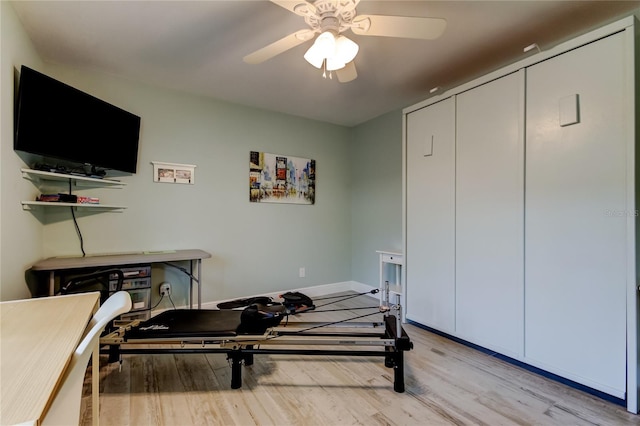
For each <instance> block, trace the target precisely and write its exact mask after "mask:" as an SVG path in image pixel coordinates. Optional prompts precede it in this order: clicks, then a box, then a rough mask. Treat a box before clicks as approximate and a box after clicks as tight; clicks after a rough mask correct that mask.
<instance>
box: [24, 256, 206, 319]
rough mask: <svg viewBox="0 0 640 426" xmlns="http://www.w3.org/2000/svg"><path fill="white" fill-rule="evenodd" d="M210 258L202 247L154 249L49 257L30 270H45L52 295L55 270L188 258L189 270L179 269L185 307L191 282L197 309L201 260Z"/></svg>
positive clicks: (191, 297)
mask: <svg viewBox="0 0 640 426" xmlns="http://www.w3.org/2000/svg"><path fill="white" fill-rule="evenodd" d="M210 257H211V254H210V253H207V252H206V251H203V250H167V251H154V252H137V253H124V254H104V255H96V256H85V257H50V258H48V259H44V260H41V261H39V262H37V263H36V264H35V265H33V266H32V267H31V269H32V270H33V271H49V295H53V294H54V291H55V289H54V285H55V281H54V280H55V273H56V271H62V270H69V269H81V268H100V267H114V266H119V265H136V264H145V263H167V262H179V261H184V260H188V261H189V262H190V272H186V271H183V272H185V273H187V275H189V278H190V285H189V306H190V307H191V306H193V282H194V281H195V282H196V283H197V284H198V309H200V308H201V307H202V306H201V305H202V299H201V298H202V292H201V290H202V287H201V279H200V277H201V273H202V259H208V258H210ZM194 262H196V266H197V268H196V269H197V275H196V274H195V271H194Z"/></svg>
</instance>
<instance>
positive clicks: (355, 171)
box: [0, 2, 401, 307]
mask: <svg viewBox="0 0 640 426" xmlns="http://www.w3.org/2000/svg"><path fill="white" fill-rule="evenodd" d="M1 31H2V34H1V36H2V87H1V90H0V93H2V102H3V104H2V105H3V110H2V141H1V146H2V150H1V154H2V157H1V158H0V178H1V182H2V186H1V193H0V202H1V203H2V204H1V206H2V208H1V216H0V224H1V226H0V235H1V239H2V251H1V252H0V264H1V266H2V282H1V284H0V285H1V287H0V299H1V300H9V299H15V298H21V297H28V296H29V291H28V289H27V286H26V284H25V281H24V274H25V271H26V270H27V269H28V268H29V267H30V265H31V264H32V263H34V262H35V261H37V260H39V259H42V258H45V257H51V256H68V255H71V256H74V255H75V256H78V255H81V250H80V240H79V237H78V235H77V233H76V230H75V227H74V224H73V221H72V218H71V213H70V211H69V210H68V209H52V208H48V209H40V210H37V211H34V212H28V211H23V210H22V208H21V205H20V201H21V200H31V199H34V198H35V196H36V195H37V194H38V193H39V192H40V188H38V187H37V186H36V185H34V184H32V183H31V182H29V181H27V180H26V179H23V178H22V176H21V173H20V168H22V167H28V166H29V165H30V164H31V162H33V160H34V159H33V158H30V157H28V156H25V155H23V154H17V153H16V152H14V151H13V147H12V144H13V135H12V122H13V108H12V104H13V96H14V94H13V88H14V85H15V79H14V75H15V74H16V73H17V70H19V68H20V65H22V64H26V65H28V66H30V67H32V68H35V69H36V70H39V71H41V72H44V73H46V74H48V75H51V76H52V77H54V78H56V79H58V80H61V81H63V82H65V83H67V84H70V85H72V86H74V87H77V88H79V89H81V90H84V91H86V92H88V93H90V94H92V95H94V96H97V97H99V98H101V99H104V100H106V101H108V102H110V103H113V104H115V105H117V106H120V107H121V108H124V109H126V110H129V111H131V112H133V113H135V114H137V115H139V116H141V117H142V128H141V138H140V151H139V159H138V172H137V173H136V174H135V175H123V176H117V178H118V179H121V180H122V181H123V182H124V183H125V184H126V186H125V187H124V188H122V189H85V190H82V192H77V193H78V194H80V193H82V194H84V195H94V196H98V197H100V199H101V201H102V202H103V203H107V204H116V205H124V206H127V209H125V210H123V211H122V212H115V213H113V212H107V213H99V214H88V213H86V212H85V213H83V212H82V211H78V213H77V214H76V216H77V218H78V226H79V228H80V230H81V233H82V237H83V241H84V250H85V252H86V253H87V254H88V255H90V254H100V253H109V252H131V251H144V250H167V249H188V248H199V249H203V250H206V251H208V252H210V253H212V255H213V257H212V258H211V259H206V260H205V261H204V262H203V268H202V271H203V301H205V302H206V301H211V300H219V299H225V298H230V297H236V296H242V295H254V294H260V293H265V292H274V291H279V290H287V289H294V288H303V287H310V286H317V285H324V284H335V283H348V282H351V281H359V282H363V283H365V284H370V285H377V270H378V269H377V255H376V253H375V250H377V249H399V248H400V242H401V199H400V197H401V184H400V182H401V159H400V157H401V127H400V126H401V112H400V111H397V112H394V113H391V114H387V115H385V116H382V117H379V118H377V119H375V120H372V121H370V122H368V123H365V124H363V125H361V126H358V127H355V128H346V127H342V126H337V125H333V124H328V123H323V122H318V121H313V120H307V119H302V118H299V117H294V116H289V115H284V114H280V113H274V112H269V111H264V110H258V109H253V108H248V107H244V106H240V105H236V104H231V103H227V102H222V101H217V100H213V99H209V98H204V97H198V96H193V95H187V94H183V93H180V92H177V91H171V90H167V89H162V88H158V87H154V86H150V85H147V84H144V83H140V82H134V81H130V80H126V79H122V78H118V77H115V76H112V75H107V74H103V73H100V72H97V71H95V70H80V69H73V68H68V67H64V66H59V65H54V64H44V63H42V61H41V60H40V59H39V57H38V55H37V54H36V53H35V51H34V49H33V46H32V45H31V43H30V41H29V40H28V38H27V37H26V35H25V34H24V31H23V29H22V27H21V25H20V23H19V21H18V19H17V17H16V15H15V13H14V12H13V10H12V9H11V7H10V5H9V4H7V3H6V2H2V28H1ZM252 150H257V151H265V152H272V153H277V154H284V155H291V156H296V157H304V158H312V159H315V160H316V164H317V197H316V204H315V205H313V206H306V205H291V204H256V203H250V202H249V200H248V198H249V197H248V157H249V151H252ZM152 161H162V162H170V163H183V164H193V165H196V169H195V182H196V183H195V185H177V184H165V183H154V182H153V179H152V178H153V166H152V164H151V162H152ZM47 189H51V190H56V188H55V187H53V188H47ZM60 190H64V189H60ZM300 267H305V269H306V277H305V278H299V277H298V270H299V268H300ZM154 273H155V274H156V278H154V281H156V284H157V283H158V281H162V280H169V281H171V282H172V283H173V284H174V288H173V294H174V295H176V297H175V298H174V301H176V303H182V302H183V300H180V299H181V298H184V297H185V296H186V281H187V280H186V278H185V277H184V276H181V274H176V273H175V271H171V270H166V271H165V270H162V271H155V270H154ZM154 296H155V294H154ZM154 299H157V298H156V297H154ZM154 302H155V300H154ZM163 303H164V302H163ZM169 306H170V305H169ZM160 307H163V306H160Z"/></svg>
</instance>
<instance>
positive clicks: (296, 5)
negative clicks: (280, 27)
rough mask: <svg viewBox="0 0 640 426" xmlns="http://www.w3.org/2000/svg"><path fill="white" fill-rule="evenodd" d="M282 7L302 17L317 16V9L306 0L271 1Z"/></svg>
mask: <svg viewBox="0 0 640 426" xmlns="http://www.w3.org/2000/svg"><path fill="white" fill-rule="evenodd" d="M269 1H271V3H275V4H277V5H278V6H280V7H284V8H285V9H287V10H288V11H289V12H293V13H295V14H296V15H300V16H309V15H315V14H316V8H315V6H314V5H312V4H311V3H307V2H306V1H304V0H269Z"/></svg>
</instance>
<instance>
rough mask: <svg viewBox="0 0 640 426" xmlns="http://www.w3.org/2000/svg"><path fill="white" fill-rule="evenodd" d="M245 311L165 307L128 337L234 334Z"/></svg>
mask: <svg viewBox="0 0 640 426" xmlns="http://www.w3.org/2000/svg"><path fill="white" fill-rule="evenodd" d="M240 315H242V311H233V310H224V311H217V310H207V309H176V310H172V311H164V312H162V313H161V314H158V315H156V316H155V317H153V318H151V319H148V320H146V321H144V322H141V323H140V324H139V325H138V326H137V327H135V328H132V329H131V330H129V331H127V332H126V333H125V339H162V338H181V337H184V338H189V337H233V336H236V335H237V332H236V330H237V329H238V326H239V325H240Z"/></svg>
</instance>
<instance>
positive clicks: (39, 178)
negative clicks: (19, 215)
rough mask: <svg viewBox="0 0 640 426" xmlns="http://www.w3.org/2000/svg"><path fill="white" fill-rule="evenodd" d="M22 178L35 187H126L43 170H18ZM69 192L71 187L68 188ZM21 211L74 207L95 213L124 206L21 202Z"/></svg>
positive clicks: (117, 183) (103, 180)
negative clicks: (45, 184) (65, 184)
mask: <svg viewBox="0 0 640 426" xmlns="http://www.w3.org/2000/svg"><path fill="white" fill-rule="evenodd" d="M20 171H21V172H22V177H23V178H25V179H27V180H30V181H31V183H33V184H34V185H35V186H37V187H40V185H41V184H42V183H43V182H58V183H60V182H69V183H70V184H71V183H73V185H74V186H76V187H83V188H77V189H84V188H122V187H124V186H125V185H126V183H124V182H120V181H117V180H113V179H102V178H94V177H90V176H81V175H73V174H64V173H55V172H47V171H44V170H33V169H26V168H25V169H20ZM69 192H71V187H69ZM21 204H22V209H23V210H36V209H39V208H49V207H74V208H75V209H76V210H78V209H82V210H95V211H114V210H124V209H126V207H125V206H116V205H112V204H89V203H61V202H46V201H21Z"/></svg>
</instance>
